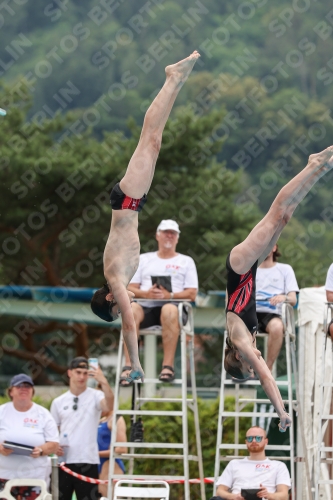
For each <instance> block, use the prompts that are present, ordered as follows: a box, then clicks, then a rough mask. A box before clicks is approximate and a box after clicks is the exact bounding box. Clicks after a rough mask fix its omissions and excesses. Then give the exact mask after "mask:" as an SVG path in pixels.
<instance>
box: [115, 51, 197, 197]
mask: <svg viewBox="0 0 333 500" xmlns="http://www.w3.org/2000/svg"><path fill="white" fill-rule="evenodd" d="M198 57H200V55H199V53H198V52H197V51H194V52H193V53H192V54H191V55H190V56H189V57H187V58H186V59H183V60H182V61H180V62H178V63H177V64H173V65H171V66H167V67H166V68H165V72H166V80H165V83H164V85H163V87H162V89H161V90H160V92H159V93H158V94H157V96H156V97H155V99H154V101H153V102H152V103H151V105H150V107H149V109H148V111H147V113H146V116H145V119H144V123H143V127H142V132H141V136H140V140H139V143H138V146H137V148H136V150H135V152H134V154H133V156H132V158H131V160H130V162H129V165H128V167H127V170H126V173H125V175H124V177H123V179H122V180H121V181H120V187H121V189H122V191H123V192H124V193H125V194H126V195H127V196H130V197H131V198H136V199H138V198H141V197H142V196H143V195H144V194H147V192H148V190H149V188H150V185H151V182H152V179H153V176H154V171H155V164H156V160H157V157H158V154H159V151H160V147H161V142H162V134H163V130H164V127H165V124H166V122H167V119H168V117H169V115H170V112H171V109H172V106H173V104H174V102H175V100H176V97H177V95H178V93H179V91H180V89H181V88H182V85H183V84H184V83H185V81H186V80H187V78H188V76H189V75H190V73H191V71H192V68H193V66H194V64H195V62H196V60H197V59H198Z"/></svg>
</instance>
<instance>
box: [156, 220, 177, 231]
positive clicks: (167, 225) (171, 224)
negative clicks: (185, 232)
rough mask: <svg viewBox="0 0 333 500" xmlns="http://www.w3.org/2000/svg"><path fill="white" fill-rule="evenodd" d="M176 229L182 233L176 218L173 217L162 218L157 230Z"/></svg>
mask: <svg viewBox="0 0 333 500" xmlns="http://www.w3.org/2000/svg"><path fill="white" fill-rule="evenodd" d="M168 229H169V230H171V231H176V232H177V233H180V230H179V226H178V224H177V222H176V221H175V220H172V219H166V220H162V221H161V222H160V223H159V225H158V226H157V229H156V231H167V230H168Z"/></svg>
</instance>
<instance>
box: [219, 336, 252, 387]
mask: <svg viewBox="0 0 333 500" xmlns="http://www.w3.org/2000/svg"><path fill="white" fill-rule="evenodd" d="M226 344H227V347H226V348H225V350H224V368H225V371H226V372H227V373H229V375H230V376H231V377H234V378H237V379H239V380H244V378H248V377H244V374H243V372H242V363H241V361H240V360H239V359H237V358H236V355H235V348H234V347H233V345H232V343H231V342H230V340H229V338H228V337H227V339H226Z"/></svg>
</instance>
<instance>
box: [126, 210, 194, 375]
mask: <svg viewBox="0 0 333 500" xmlns="http://www.w3.org/2000/svg"><path fill="white" fill-rule="evenodd" d="M179 233H180V230H179V226H178V224H177V222H175V221H174V220H171V219H168V220H162V221H161V223H160V224H159V226H158V227H157V232H156V240H157V243H158V250H157V252H149V253H144V254H141V255H140V262H139V267H138V269H137V271H136V273H135V275H134V276H133V278H132V280H131V282H130V284H129V286H128V290H130V291H131V292H134V293H135V298H136V299H146V300H147V302H146V303H145V304H144V305H140V304H138V303H136V302H133V303H132V309H133V314H134V319H135V323H136V328H137V334H138V332H139V330H140V328H148V327H150V326H156V325H161V327H162V343H163V353H164V356H163V363H162V370H161V373H160V376H159V379H160V380H161V381H162V382H172V381H173V380H174V378H175V373H174V358H175V352H176V347H177V342H178V337H179V321H178V309H177V307H176V305H177V304H173V303H172V302H169V303H168V302H167V303H166V302H165V300H167V299H182V300H184V301H185V300H187V301H194V300H195V298H196V295H197V292H198V274H197V270H196V267H195V263H194V260H193V259H192V258H191V257H189V256H187V255H183V254H180V253H178V252H176V247H177V243H178V239H179ZM152 276H170V278H171V286H172V291H171V292H170V291H168V290H166V288H164V287H163V286H161V285H159V286H157V285H156V284H154V285H153V284H152ZM161 300H163V301H164V302H161ZM124 350H125V366H124V367H123V369H122V374H121V375H122V376H121V379H120V384H121V385H130V383H129V381H128V379H127V377H128V374H129V372H130V370H131V368H130V366H131V363H130V359H129V356H128V352H127V349H126V346H125V349H124Z"/></svg>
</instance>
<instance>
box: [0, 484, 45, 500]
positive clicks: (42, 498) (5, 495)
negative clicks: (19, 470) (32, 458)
mask: <svg viewBox="0 0 333 500" xmlns="http://www.w3.org/2000/svg"><path fill="white" fill-rule="evenodd" d="M16 486H38V487H39V488H40V489H41V492H40V494H39V495H38V497H36V500H52V495H51V494H50V493H49V492H48V491H47V488H46V482H45V481H43V480H42V479H9V481H7V483H6V484H5V487H4V489H3V490H2V491H1V492H0V498H6V499H7V500H15V498H14V497H13V496H12V495H11V493H10V491H11V489H12V488H15V487H16Z"/></svg>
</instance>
